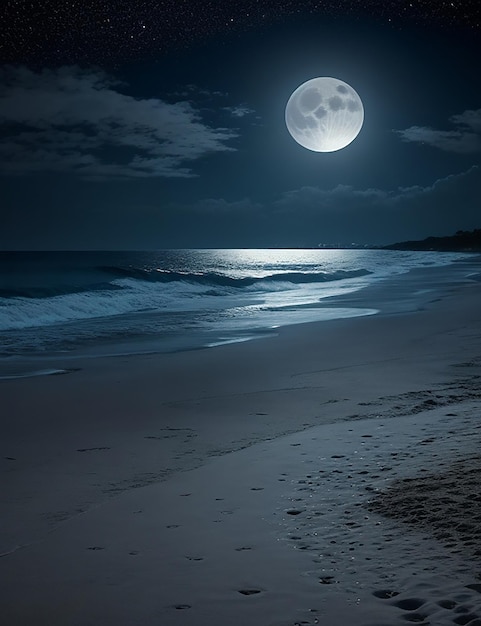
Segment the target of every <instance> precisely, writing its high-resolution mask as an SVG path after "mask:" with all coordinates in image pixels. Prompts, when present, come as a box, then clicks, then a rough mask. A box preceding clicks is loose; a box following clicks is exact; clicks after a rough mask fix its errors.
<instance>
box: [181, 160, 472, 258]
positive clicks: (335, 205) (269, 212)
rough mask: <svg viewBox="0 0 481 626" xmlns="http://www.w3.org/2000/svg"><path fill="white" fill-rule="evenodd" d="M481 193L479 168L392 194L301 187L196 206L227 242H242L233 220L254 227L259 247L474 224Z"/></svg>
mask: <svg viewBox="0 0 481 626" xmlns="http://www.w3.org/2000/svg"><path fill="white" fill-rule="evenodd" d="M479 197H481V170H480V168H479V167H477V166H474V167H472V168H470V169H469V170H467V171H466V172H463V173H461V174H456V175H451V176H447V177H446V178H442V179H439V180H436V181H435V182H434V183H433V184H432V185H428V186H425V187H423V186H413V187H401V188H398V189H395V190H392V191H385V190H383V189H377V188H367V189H356V188H354V187H352V186H349V185H338V186H337V187H334V188H333V189H321V188H319V187H302V188H300V189H295V190H292V191H287V192H285V193H283V194H281V195H280V196H279V197H277V198H275V199H274V200H273V201H272V202H270V203H267V204H263V205H261V204H259V203H258V202H254V201H252V200H249V199H243V200H241V201H238V202H229V201H227V200H224V199H217V200H215V199H209V200H206V201H203V202H201V203H198V204H196V205H195V207H193V208H191V213H192V210H193V209H194V210H195V212H196V213H197V214H198V215H199V214H201V215H203V216H204V222H203V224H204V226H207V225H208V224H209V220H211V219H212V218H213V217H214V216H215V221H216V224H217V226H219V227H222V226H223V227H224V229H223V232H224V234H226V239H227V243H226V244H225V245H239V244H240V241H237V240H236V239H235V234H234V233H232V235H231V236H229V234H228V233H226V231H225V228H226V226H227V224H228V223H229V220H230V222H231V223H232V222H235V223H236V224H238V225H241V226H242V227H243V231H242V232H248V231H249V227H250V232H251V233H252V235H251V237H252V238H255V243H256V244H258V245H260V246H270V245H281V246H289V245H308V246H311V245H317V243H320V242H327V243H342V244H349V243H350V242H357V243H370V244H387V243H390V242H395V241H400V240H403V239H416V238H423V237H427V236H429V235H433V234H434V235H443V234H449V233H450V232H455V231H456V230H458V229H459V228H465V229H471V228H476V227H477V226H478V223H479V221H478V215H479ZM239 228H240V226H239ZM211 243H212V245H217V242H216V241H212V242H211Z"/></svg>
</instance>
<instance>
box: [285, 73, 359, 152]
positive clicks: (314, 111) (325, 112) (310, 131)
mask: <svg viewBox="0 0 481 626" xmlns="http://www.w3.org/2000/svg"><path fill="white" fill-rule="evenodd" d="M363 122H364V107H363V105H362V101H361V98H360V97H359V95H358V93H357V92H356V91H355V90H354V89H353V88H352V87H351V86H350V85H348V84H347V83H345V82H344V81H342V80H339V79H337V78H330V77H327V76H324V77H321V78H313V79H312V80H308V81H307V82H305V83H303V84H302V85H300V86H299V87H298V88H297V89H296V90H295V91H294V92H293V94H292V95H291V97H290V98H289V101H288V102H287V106H286V125H287V130H288V131H289V133H290V134H291V135H292V137H293V138H294V139H295V140H296V141H297V143H299V144H300V145H301V146H303V147H304V148H307V149H308V150H312V151H313V152H335V151H336V150H341V149H342V148H345V147H346V146H348V145H349V144H350V143H351V142H352V141H354V139H355V138H356V137H357V136H358V134H359V132H360V130H361V128H362V124H363Z"/></svg>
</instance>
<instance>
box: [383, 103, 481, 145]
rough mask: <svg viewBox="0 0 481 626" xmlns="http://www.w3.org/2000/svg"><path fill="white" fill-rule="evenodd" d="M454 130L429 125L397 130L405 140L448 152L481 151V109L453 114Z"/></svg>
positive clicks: (451, 120) (451, 119)
mask: <svg viewBox="0 0 481 626" xmlns="http://www.w3.org/2000/svg"><path fill="white" fill-rule="evenodd" d="M449 121H450V122H451V123H452V124H453V125H454V126H455V128H454V129H453V130H436V129H434V128H429V127H427V126H411V127H410V128H407V129H405V130H397V131H395V132H396V133H397V134H398V135H399V136H400V137H401V139H402V141H405V142H411V143H421V144H425V145H428V146H432V147H433V148H438V149H440V150H444V151H446V152H455V153H458V154H470V153H474V152H481V109H478V110H476V111H472V110H468V111H464V113H460V114H459V115H453V116H452V117H451V118H450V120H449Z"/></svg>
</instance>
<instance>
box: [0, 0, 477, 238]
mask: <svg viewBox="0 0 481 626" xmlns="http://www.w3.org/2000/svg"><path fill="white" fill-rule="evenodd" d="M0 18H1V23H2V33H1V35H0V74H1V79H0V132H1V142H0V159H1V165H2V167H1V169H0V174H1V176H0V186H1V197H2V201H1V203H0V249H2V250H13V249H23V250H28V249H36V250H42V249H43V250H49V249H51V250H68V249H78V250H83V249H107V250H114V249H131V250H132V249H137V250H142V249H161V248H189V247H194V248H196V247H206V248H209V247H220V248H229V247H240V248H246V247H247V248H248V247H312V246H317V245H319V244H341V245H349V244H351V243H357V244H361V245H363V244H374V245H383V244H388V243H392V242H395V241H401V240H406V239H417V238H424V237H426V236H429V235H447V234H451V233H454V232H455V231H457V230H460V229H463V230H470V229H473V228H480V227H481V201H480V198H481V169H480V155H481V82H480V79H479V50H480V49H481V45H480V44H481V3H479V0H472V1H461V0H460V1H453V2H444V1H442V0H436V1H427V0H412V1H411V2H409V1H408V2H405V1H403V0H397V1H389V0H384V1H378V0H364V1H363V0H345V1H338V2H334V1H331V0H326V1H322V0H318V1H315V0H305V1H304V2H295V1H294V0H235V1H234V0H222V1H218V2H213V1H210V0H203V1H196V0H165V1H161V0H157V1H154V0H131V1H129V0H116V1H115V2H114V1H111V0H71V1H69V2H64V1H60V0H58V1H56V2H53V1H41V0H35V1H33V0H32V1H23V0H4V2H3V3H2V4H1V7H0ZM317 76H333V77H336V78H338V79H341V80H343V81H345V82H347V83H349V84H350V85H352V87H353V88H354V89H355V90H356V91H357V92H358V93H359V95H360V97H361V99H362V101H363V105H364V111H365V119H364V126H363V128H362V130H361V132H360V134H359V136H358V137H357V138H356V139H355V141H354V142H353V143H351V144H350V145H349V146H347V147H346V148H345V149H343V150H340V151H338V152H332V153H316V152H311V151H309V150H306V149H304V148H302V147H301V146H300V145H298V144H297V143H296V142H295V141H294V140H293V139H292V137H291V136H290V135H289V133H288V132H287V129H286V126H285V121H284V110H285V106H286V103H287V100H288V99H289V96H290V95H291V93H292V92H293V91H294V90H295V89H296V88H297V87H298V86H299V85H300V84H301V83H303V82H304V81H306V80H309V79H311V78H314V77H317Z"/></svg>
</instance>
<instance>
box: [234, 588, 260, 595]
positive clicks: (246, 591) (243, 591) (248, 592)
mask: <svg viewBox="0 0 481 626" xmlns="http://www.w3.org/2000/svg"><path fill="white" fill-rule="evenodd" d="M239 593H241V594H242V595H243V596H253V595H255V594H256V593H261V589H239Z"/></svg>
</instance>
